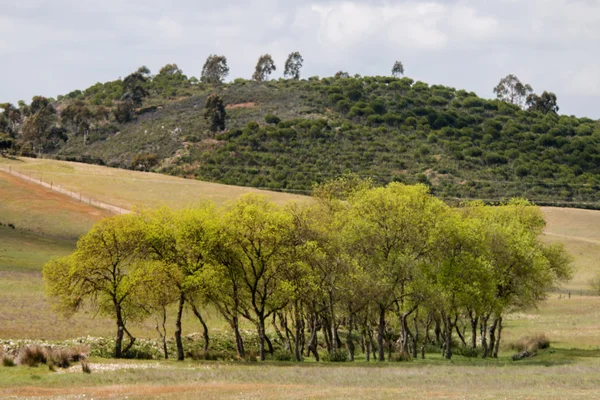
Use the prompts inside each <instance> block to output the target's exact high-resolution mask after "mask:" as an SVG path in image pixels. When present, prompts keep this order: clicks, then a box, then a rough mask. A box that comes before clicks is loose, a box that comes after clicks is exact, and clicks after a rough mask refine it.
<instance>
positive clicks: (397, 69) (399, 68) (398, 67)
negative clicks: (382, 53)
mask: <svg viewBox="0 0 600 400" xmlns="http://www.w3.org/2000/svg"><path fill="white" fill-rule="evenodd" d="M400 75H404V65H402V62H400V61H396V62H395V63H394V66H393V67H392V76H394V77H396V78H397V77H399V76H400Z"/></svg>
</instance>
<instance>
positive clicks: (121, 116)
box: [113, 100, 135, 124]
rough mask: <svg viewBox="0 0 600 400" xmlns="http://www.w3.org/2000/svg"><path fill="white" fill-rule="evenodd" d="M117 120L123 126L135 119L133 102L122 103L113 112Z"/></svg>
mask: <svg viewBox="0 0 600 400" xmlns="http://www.w3.org/2000/svg"><path fill="white" fill-rule="evenodd" d="M113 114H114V116H115V120H116V121H117V122H119V123H121V124H125V123H127V122H130V121H132V120H133V118H134V117H135V105H134V103H133V101H130V100H125V101H121V102H120V103H119V104H117V106H116V107H115V109H114V110H113Z"/></svg>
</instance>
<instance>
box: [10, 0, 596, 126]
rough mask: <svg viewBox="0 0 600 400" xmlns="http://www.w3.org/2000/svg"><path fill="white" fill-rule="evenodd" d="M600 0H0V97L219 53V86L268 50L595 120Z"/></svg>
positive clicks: (185, 65) (189, 63)
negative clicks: (397, 68) (524, 97)
mask: <svg viewBox="0 0 600 400" xmlns="http://www.w3.org/2000/svg"><path fill="white" fill-rule="evenodd" d="M599 43H600V1H599V0H493V1H492V0H487V1H484V0H479V1H475V0H437V1H416V0H409V1H405V0H395V1H391V0H388V1H378V0H369V1H367V0H348V1H327V0H314V1H305V0H295V1H291V0H287V1H284V0H281V1H276V0H231V1H228V0H223V1H214V0H213V1H206V0H160V1H158V0H0V102H4V101H10V102H13V103H16V102H17V101H18V100H21V99H23V100H25V101H27V102H29V101H30V100H31V97H32V96H34V95H43V96H48V97H56V96H57V95H59V94H66V93H68V92H70V91H72V90H74V89H85V88H87V87H89V86H91V85H93V84H94V83H96V82H106V81H110V80H114V79H118V78H119V77H125V76H127V75H128V74H129V73H131V72H133V71H134V70H136V69H137V68H138V67H140V66H142V65H146V66H148V67H149V68H150V70H151V71H152V72H153V73H157V72H158V70H159V69H160V67H161V66H163V65H165V64H168V63H176V64H177V65H178V66H179V67H180V68H181V69H183V71H184V73H185V74H186V75H188V77H190V76H196V77H198V76H199V75H200V72H201V70H202V66H203V64H204V61H205V60H206V57H208V56H209V55H210V54H219V55H225V56H226V57H227V60H228V64H229V67H230V75H229V77H228V80H233V79H235V78H238V77H241V78H247V79H249V78H250V77H251V75H252V72H253V69H254V65H255V64H256V61H257V59H258V57H259V56H260V55H261V54H264V53H270V54H271V55H272V56H273V58H274V60H275V63H276V65H277V67H278V68H277V71H276V72H275V73H274V74H273V75H272V78H279V77H280V76H282V73H283V71H282V70H283V64H284V62H285V59H286V57H287V55H288V54H289V53H291V52H293V51H299V52H300V53H301V54H302V56H303V57H304V67H303V69H302V71H301V72H302V75H303V76H304V77H309V76H321V77H324V76H331V75H334V74H335V73H336V72H337V71H340V70H343V71H347V72H349V73H350V74H360V75H363V76H368V75H390V72H391V68H392V66H393V64H394V62H395V61H396V60H399V61H401V62H402V63H403V64H404V68H405V73H406V76H408V77H410V78H413V79H414V80H415V81H417V80H422V81H424V82H427V83H429V84H442V85H446V86H451V87H455V88H457V89H466V90H468V91H473V92H475V93H477V94H478V95H479V96H482V97H486V98H493V97H494V93H493V88H494V86H495V85H496V84H497V83H498V81H499V80H500V79H501V78H502V77H504V76H506V75H508V74H511V73H512V74H515V75H517V76H518V77H519V78H520V80H521V81H523V82H525V83H529V84H531V86H532V87H533V89H534V91H535V92H538V93H541V92H543V91H544V90H547V91H552V92H554V93H556V95H557V96H558V104H559V106H560V113H561V114H568V115H577V116H580V117H584V116H585V117H590V118H594V119H599V118H600V51H598V48H599Z"/></svg>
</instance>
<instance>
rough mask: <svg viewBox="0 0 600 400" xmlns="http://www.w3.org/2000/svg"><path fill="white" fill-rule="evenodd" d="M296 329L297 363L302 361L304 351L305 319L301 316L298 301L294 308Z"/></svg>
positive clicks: (295, 349) (295, 350) (295, 353)
mask: <svg viewBox="0 0 600 400" xmlns="http://www.w3.org/2000/svg"><path fill="white" fill-rule="evenodd" d="M294 328H295V329H296V340H295V341H294V357H295V358H296V361H302V349H303V348H304V318H302V316H301V313H300V306H299V304H298V301H296V304H295V306H294Z"/></svg>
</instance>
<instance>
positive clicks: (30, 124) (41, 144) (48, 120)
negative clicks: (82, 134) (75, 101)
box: [21, 96, 66, 154]
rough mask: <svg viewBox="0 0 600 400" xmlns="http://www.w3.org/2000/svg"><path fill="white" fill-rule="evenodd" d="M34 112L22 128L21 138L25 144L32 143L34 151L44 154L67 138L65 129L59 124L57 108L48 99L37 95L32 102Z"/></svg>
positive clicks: (31, 108) (31, 107)
mask: <svg viewBox="0 0 600 400" xmlns="http://www.w3.org/2000/svg"><path fill="white" fill-rule="evenodd" d="M30 110H31V112H32V114H30V116H29V117H27V119H26V121H25V123H24V124H23V127H22V129H21V138H22V141H23V142H24V144H29V145H31V148H32V150H33V152H35V153H38V154H42V153H45V152H46V151H47V150H49V149H52V148H54V147H56V146H58V143H59V142H60V141H63V140H66V135H65V134H64V131H63V130H62V129H60V127H59V126H58V115H57V113H56V109H55V108H54V107H53V106H52V104H50V102H49V101H48V99H46V98H45V97H41V96H36V97H34V98H33V101H32V102H31V106H30Z"/></svg>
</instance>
